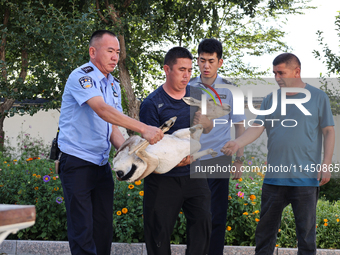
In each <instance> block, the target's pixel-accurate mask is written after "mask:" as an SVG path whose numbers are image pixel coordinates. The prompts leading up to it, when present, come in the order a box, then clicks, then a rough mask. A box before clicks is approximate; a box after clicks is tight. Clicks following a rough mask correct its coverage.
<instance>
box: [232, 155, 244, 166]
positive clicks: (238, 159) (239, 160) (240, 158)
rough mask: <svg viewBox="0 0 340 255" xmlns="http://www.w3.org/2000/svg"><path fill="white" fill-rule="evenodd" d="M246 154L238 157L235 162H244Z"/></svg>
mask: <svg viewBox="0 0 340 255" xmlns="http://www.w3.org/2000/svg"><path fill="white" fill-rule="evenodd" d="M244 159H245V158H244V156H241V157H236V158H235V160H234V162H237V163H240V164H243V162H244Z"/></svg>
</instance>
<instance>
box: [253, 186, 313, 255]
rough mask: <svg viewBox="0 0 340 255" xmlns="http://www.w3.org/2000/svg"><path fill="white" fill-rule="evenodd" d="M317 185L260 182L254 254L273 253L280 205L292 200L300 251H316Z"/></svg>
mask: <svg viewBox="0 0 340 255" xmlns="http://www.w3.org/2000/svg"><path fill="white" fill-rule="evenodd" d="M318 197H319V187H308V186H307V187H303V186H301V187H298V186H277V185H269V184H265V183H264V184H263V185H262V195H261V215H260V221H259V223H258V224H257V228H256V231H255V242H256V249H255V254H259V255H260V254H273V253H274V249H275V244H276V238H277V233H278V230H279V227H280V224H281V218H282V211H283V209H284V208H285V207H286V206H287V205H289V204H292V208H293V213H294V218H295V224H296V236H297V239H298V245H297V246H298V252H297V254H299V255H315V254H316V205H317V202H318Z"/></svg>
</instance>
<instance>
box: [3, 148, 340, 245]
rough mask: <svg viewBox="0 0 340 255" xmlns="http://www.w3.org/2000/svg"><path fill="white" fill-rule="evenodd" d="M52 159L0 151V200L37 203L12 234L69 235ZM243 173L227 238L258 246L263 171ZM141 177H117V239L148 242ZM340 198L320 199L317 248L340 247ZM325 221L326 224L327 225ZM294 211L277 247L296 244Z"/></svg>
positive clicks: (286, 215)
mask: <svg viewBox="0 0 340 255" xmlns="http://www.w3.org/2000/svg"><path fill="white" fill-rule="evenodd" d="M245 164H247V165H249V166H260V165H261V164H263V165H265V162H264V161H259V160H257V159H255V158H249V160H247V162H246V163H245ZM53 167H54V164H53V162H50V161H48V160H46V159H40V158H38V157H36V158H28V159H26V160H24V159H19V160H12V159H10V158H8V157H7V158H5V157H3V156H2V154H1V153H0V201H1V203H4V204H30V205H35V206H36V212H37V219H36V223H35V225H34V226H32V227H30V228H27V229H24V230H21V231H19V232H18V233H17V234H15V235H11V236H10V237H9V238H10V239H18V238H19V239H24V240H56V241H59V240H67V233H66V229H67V225H66V210H65V205H64V201H63V193H62V187H61V182H60V179H59V178H58V175H56V174H54V173H53ZM254 171H255V172H250V173H244V174H243V176H242V179H240V180H230V186H229V211H228V219H227V229H226V236H225V241H226V242H225V243H226V244H227V245H243V246H251V245H255V229H256V225H257V221H258V220H259V218H260V217H259V215H260V203H261V187H262V182H263V174H262V173H261V172H258V171H259V169H258V168H256V167H255V168H254ZM143 195H144V194H143V181H142V182H136V183H133V184H129V183H125V182H118V181H115V197H114V215H113V218H114V220H113V226H114V238H113V241H114V242H127V243H129V242H144V233H143V208H142V204H143V203H142V202H143ZM339 214H340V201H335V202H332V203H331V202H329V201H326V200H325V199H324V198H322V199H321V200H320V201H319V203H318V207H317V224H318V225H317V226H318V227H317V229H316V231H317V246H318V248H340V247H339V244H338V240H339V239H340V232H339V229H340V225H339V224H340V223H339V221H340V220H339V218H340V217H339V216H340V215H339ZM326 223H327V224H326ZM185 226H186V220H185V217H184V214H183V213H182V212H181V213H179V215H178V220H177V222H176V225H175V229H174V232H173V234H172V236H171V242H172V243H175V244H179V243H186V229H185ZM296 244H297V242H296V234H295V223H294V216H293V212H292V209H291V207H290V206H288V207H287V208H286V209H285V210H284V212H283V217H282V224H281V227H280V230H279V232H278V239H277V245H278V246H279V247H296Z"/></svg>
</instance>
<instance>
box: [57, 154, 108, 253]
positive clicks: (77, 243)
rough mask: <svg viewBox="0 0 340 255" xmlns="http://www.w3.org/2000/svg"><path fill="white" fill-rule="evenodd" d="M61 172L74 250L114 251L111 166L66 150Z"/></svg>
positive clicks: (71, 247) (87, 251) (92, 251)
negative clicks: (112, 249) (97, 163)
mask: <svg viewBox="0 0 340 255" xmlns="http://www.w3.org/2000/svg"><path fill="white" fill-rule="evenodd" d="M59 175H60V179H61V183H62V186H63V191H64V197H65V206H66V213H67V235H68V240H69V245H70V249H71V253H72V254H73V255H109V254H111V244H112V235H113V226H112V221H113V190H114V183H113V178H112V172H111V168H110V165H109V164H106V165H104V166H98V165H95V164H93V163H91V162H88V161H85V160H82V159H80V158H77V157H74V156H71V155H68V154H65V153H63V154H62V156H61V158H60V174H59Z"/></svg>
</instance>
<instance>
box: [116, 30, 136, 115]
mask: <svg viewBox="0 0 340 255" xmlns="http://www.w3.org/2000/svg"><path fill="white" fill-rule="evenodd" d="M118 39H119V43H120V59H119V62H118V68H119V79H120V84H121V86H122V87H123V88H124V90H125V94H126V97H127V104H128V115H129V116H130V117H131V118H134V119H136V120H139V102H138V101H137V100H136V97H135V94H134V92H133V89H132V86H131V78H130V74H129V70H128V69H127V68H126V62H125V60H126V47H125V39H124V35H119V36H118Z"/></svg>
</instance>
